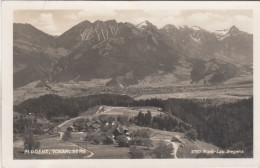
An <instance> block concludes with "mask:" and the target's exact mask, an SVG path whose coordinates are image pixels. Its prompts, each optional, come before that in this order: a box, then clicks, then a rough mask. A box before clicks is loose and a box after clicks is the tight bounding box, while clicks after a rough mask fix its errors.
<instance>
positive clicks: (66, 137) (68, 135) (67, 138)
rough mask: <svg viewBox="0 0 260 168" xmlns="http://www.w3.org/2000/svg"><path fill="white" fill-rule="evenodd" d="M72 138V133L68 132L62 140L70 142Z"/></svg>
mask: <svg viewBox="0 0 260 168" xmlns="http://www.w3.org/2000/svg"><path fill="white" fill-rule="evenodd" d="M70 138H71V131H66V132H65V133H64V134H63V136H62V140H63V141H68V140H69V139H70Z"/></svg>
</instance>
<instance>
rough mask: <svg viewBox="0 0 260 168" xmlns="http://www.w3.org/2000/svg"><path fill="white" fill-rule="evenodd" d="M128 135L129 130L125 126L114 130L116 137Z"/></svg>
mask: <svg viewBox="0 0 260 168" xmlns="http://www.w3.org/2000/svg"><path fill="white" fill-rule="evenodd" d="M127 133H128V128H127V127H126V126H125V125H124V126H121V125H119V126H118V127H116V129H115V130H114V136H115V137H117V136H120V135H127Z"/></svg>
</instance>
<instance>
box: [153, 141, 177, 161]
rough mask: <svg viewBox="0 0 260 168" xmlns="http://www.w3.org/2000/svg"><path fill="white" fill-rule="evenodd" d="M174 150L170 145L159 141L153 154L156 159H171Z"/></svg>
mask: <svg viewBox="0 0 260 168" xmlns="http://www.w3.org/2000/svg"><path fill="white" fill-rule="evenodd" d="M173 150H174V148H173V146H172V144H171V143H169V144H167V143H166V142H165V141H163V140H161V141H160V142H159V143H158V145H157V147H156V148H155V149H154V150H153V154H154V155H155V157H156V158H160V159H162V158H172V157H173V155H172V152H173Z"/></svg>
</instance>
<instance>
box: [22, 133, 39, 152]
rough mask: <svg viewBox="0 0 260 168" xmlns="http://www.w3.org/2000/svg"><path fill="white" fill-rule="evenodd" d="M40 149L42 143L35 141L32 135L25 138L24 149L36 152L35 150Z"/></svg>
mask: <svg viewBox="0 0 260 168" xmlns="http://www.w3.org/2000/svg"><path fill="white" fill-rule="evenodd" d="M39 148H40V142H39V141H36V140H34V138H33V135H32V134H29V135H26V136H25V138H24V149H27V150H34V149H39Z"/></svg>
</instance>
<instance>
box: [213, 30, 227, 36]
mask: <svg viewBox="0 0 260 168" xmlns="http://www.w3.org/2000/svg"><path fill="white" fill-rule="evenodd" d="M228 31H229V29H223V30H216V31H215V33H216V34H219V35H224V34H227V32H228Z"/></svg>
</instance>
